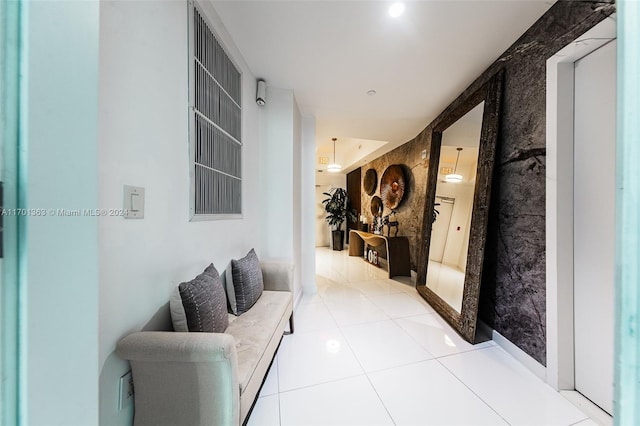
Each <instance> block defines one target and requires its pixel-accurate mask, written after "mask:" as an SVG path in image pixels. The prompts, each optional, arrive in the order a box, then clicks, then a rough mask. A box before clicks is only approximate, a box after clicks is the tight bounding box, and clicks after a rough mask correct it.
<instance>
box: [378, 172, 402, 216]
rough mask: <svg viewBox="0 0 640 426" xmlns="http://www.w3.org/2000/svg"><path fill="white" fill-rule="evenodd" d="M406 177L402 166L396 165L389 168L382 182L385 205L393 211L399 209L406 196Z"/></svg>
mask: <svg viewBox="0 0 640 426" xmlns="http://www.w3.org/2000/svg"><path fill="white" fill-rule="evenodd" d="M404 186H405V176H404V170H403V169H402V166H401V165H399V164H394V165H393V166H389V167H387V170H385V171H384V173H383V174H382V179H381V180H380V196H381V197H382V200H383V201H384V205H385V206H387V207H388V208H390V209H391V210H393V209H396V208H398V206H399V205H400V202H402V196H403V195H404Z"/></svg>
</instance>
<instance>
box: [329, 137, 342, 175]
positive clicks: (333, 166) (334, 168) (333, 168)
mask: <svg viewBox="0 0 640 426" xmlns="http://www.w3.org/2000/svg"><path fill="white" fill-rule="evenodd" d="M331 140H332V141H333V163H332V164H329V165H328V166H327V171H328V172H332V173H337V172H339V171H340V170H342V166H341V165H340V164H338V163H336V141H337V140H338V138H331Z"/></svg>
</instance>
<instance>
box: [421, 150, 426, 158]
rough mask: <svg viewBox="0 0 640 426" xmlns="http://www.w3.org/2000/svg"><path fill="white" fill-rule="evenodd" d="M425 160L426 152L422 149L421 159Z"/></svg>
mask: <svg viewBox="0 0 640 426" xmlns="http://www.w3.org/2000/svg"><path fill="white" fill-rule="evenodd" d="M425 158H427V150H426V149H423V150H422V159H423V160H424V159H425Z"/></svg>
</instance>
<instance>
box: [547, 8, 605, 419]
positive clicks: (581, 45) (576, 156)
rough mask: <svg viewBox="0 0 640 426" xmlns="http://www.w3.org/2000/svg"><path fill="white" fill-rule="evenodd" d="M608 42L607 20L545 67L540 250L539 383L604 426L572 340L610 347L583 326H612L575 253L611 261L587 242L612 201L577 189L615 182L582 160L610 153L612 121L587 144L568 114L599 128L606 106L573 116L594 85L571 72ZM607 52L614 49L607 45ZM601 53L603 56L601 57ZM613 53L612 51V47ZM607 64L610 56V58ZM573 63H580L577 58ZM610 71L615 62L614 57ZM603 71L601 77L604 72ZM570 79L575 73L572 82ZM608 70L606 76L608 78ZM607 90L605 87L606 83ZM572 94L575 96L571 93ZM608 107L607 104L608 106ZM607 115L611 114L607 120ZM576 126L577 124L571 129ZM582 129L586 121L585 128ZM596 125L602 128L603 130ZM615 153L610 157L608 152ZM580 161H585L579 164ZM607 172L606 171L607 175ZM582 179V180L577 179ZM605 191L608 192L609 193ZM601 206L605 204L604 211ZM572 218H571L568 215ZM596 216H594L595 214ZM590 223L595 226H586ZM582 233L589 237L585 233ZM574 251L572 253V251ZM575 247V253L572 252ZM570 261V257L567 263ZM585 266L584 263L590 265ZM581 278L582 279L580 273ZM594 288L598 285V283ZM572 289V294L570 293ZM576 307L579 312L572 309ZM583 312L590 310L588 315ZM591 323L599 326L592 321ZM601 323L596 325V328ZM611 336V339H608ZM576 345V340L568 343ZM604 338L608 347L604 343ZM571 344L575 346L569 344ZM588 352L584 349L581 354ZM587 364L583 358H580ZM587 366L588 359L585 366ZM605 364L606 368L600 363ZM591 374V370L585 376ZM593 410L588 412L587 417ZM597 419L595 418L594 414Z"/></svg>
mask: <svg viewBox="0 0 640 426" xmlns="http://www.w3.org/2000/svg"><path fill="white" fill-rule="evenodd" d="M615 38H616V22H615V16H614V17H610V18H607V19H605V20H603V21H602V22H601V23H600V24H598V25H596V26H595V27H593V28H592V29H591V30H589V31H588V32H587V33H585V34H583V35H582V36H580V37H579V38H578V39H576V40H574V42H572V43H570V44H569V45H567V46H566V47H565V48H563V49H562V50H560V51H559V52H558V53H557V54H556V55H554V56H553V57H551V58H550V59H549V60H548V61H547V169H546V181H547V186H546V210H547V214H546V223H547V225H546V247H547V253H546V254H547V259H546V261H547V268H546V272H547V297H546V301H547V365H546V370H547V371H546V373H547V374H546V377H547V382H548V383H549V384H550V385H551V386H553V387H554V388H555V389H557V390H560V391H572V396H571V397H572V398H573V397H574V396H573V395H574V394H575V398H576V399H578V398H582V400H580V404H583V403H584V405H589V407H590V408H588V409H587V408H585V407H584V406H583V409H587V410H588V411H590V415H592V413H593V415H594V416H605V417H607V418H608V420H606V419H603V422H610V421H611V417H609V416H607V415H606V414H605V412H604V411H602V410H600V409H599V408H598V406H596V405H594V404H593V403H592V402H591V401H594V402H596V404H598V405H599V406H600V408H604V409H605V410H607V402H606V401H609V403H610V401H611V399H612V394H611V393H610V392H609V393H607V396H604V397H602V398H601V397H598V396H597V395H595V394H593V393H592V392H591V391H590V390H589V387H590V386H589V385H587V387H586V388H585V387H584V383H585V382H584V380H583V379H582V378H581V376H584V373H583V372H581V369H582V367H579V366H578V364H580V363H582V362H583V361H582V358H584V351H585V347H583V346H582V343H580V341H581V340H584V339H583V338H582V337H580V335H584V336H585V337H586V336H587V334H588V336H589V338H590V340H593V341H595V343H596V345H598V344H599V345H600V346H601V347H602V348H605V347H608V349H609V350H611V349H612V348H613V338H612V336H613V326H611V327H608V326H606V325H605V326H603V327H604V328H606V329H609V328H610V330H609V331H608V332H606V333H605V332H604V331H601V330H599V329H598V330H596V329H593V328H591V329H590V330H589V327H593V325H591V326H590V325H589V323H588V322H585V320H584V316H585V315H586V316H589V315H592V314H599V313H602V314H603V315H604V316H605V317H606V318H607V320H608V321H613V305H612V304H613V300H611V310H610V311H608V312H603V311H604V309H603V306H604V305H607V303H608V302H606V301H604V300H603V299H602V298H601V297H604V296H593V295H591V296H587V297H586V298H585V297H584V296H583V290H586V292H587V294H588V293H589V292H590V291H591V290H592V289H593V288H592V287H594V286H593V285H591V284H589V281H588V278H590V277H588V278H587V280H586V281H585V271H586V270H587V269H586V266H585V265H584V264H585V263H587V262H588V261H586V260H585V259H584V258H583V257H582V256H583V255H584V253H582V252H581V250H582V249H584V248H585V246H593V245H595V246H596V247H597V246H598V245H600V246H601V249H600V250H599V251H598V254H599V255H600V259H599V260H598V261H597V262H596V261H593V262H594V263H596V264H598V265H601V264H602V263H603V262H602V259H603V258H604V257H608V256H613V254H612V253H608V254H604V253H603V252H604V251H606V250H608V248H606V245H607V243H606V242H604V241H600V242H598V241H594V238H595V239H596V240H597V239H598V238H599V237H594V234H595V233H594V232H593V227H594V226H596V227H597V226H601V227H605V228H606V226H609V225H603V223H604V221H605V219H603V217H602V214H601V213H602V212H604V211H607V210H609V211H611V212H613V211H614V205H613V203H612V202H607V201H605V199H604V198H606V196H605V197H604V198H603V197H601V196H600V194H598V190H596V189H595V188H594V187H591V188H588V187H585V185H586V186H588V185H589V183H588V179H591V178H593V179H595V180H596V181H597V182H598V184H604V182H605V181H606V180H607V178H606V177H605V176H608V175H611V174H612V172H613V175H612V176H610V177H611V179H614V176H615V163H614V165H613V166H611V165H609V166H607V165H604V164H602V163H599V164H598V165H597V166H596V165H595V163H593V164H591V165H589V164H588V162H587V160H588V158H589V157H595V158H592V159H591V161H598V160H599V159H601V157H604V155H603V151H604V150H609V151H611V153H612V154H613V153H614V152H615V118H613V132H614V136H613V139H611V138H610V139H611V140H604V139H603V138H606V137H605V136H599V137H596V139H598V140H597V141H595V142H594V141H588V138H587V139H585V136H584V134H585V132H586V133H589V132H590V131H589V130H586V131H585V130H583V129H574V124H576V123H575V122H574V113H576V111H575V109H576V108H575V107H576V105H577V107H578V109H579V110H578V111H577V114H578V117H577V120H578V122H585V121H591V122H592V123H590V124H595V125H599V124H602V120H601V116H602V115H603V111H602V108H609V109H613V108H611V106H608V107H605V106H604V104H603V103H602V102H601V101H600V100H598V101H597V102H592V103H593V104H594V105H593V106H595V107H596V109H598V108H600V110H599V111H598V112H594V111H591V112H588V111H581V110H580V108H582V106H584V103H585V101H584V100H581V97H582V96H599V95H594V94H591V95H589V94H587V95H585V94H584V93H583V92H582V88H581V86H583V85H586V86H592V85H594V84H595V83H593V82H591V81H587V83H581V82H580V81H578V83H577V86H576V85H575V84H576V79H578V80H581V79H583V77H584V76H582V75H581V74H582V71H584V70H582V71H576V69H580V68H584V69H586V68H587V65H589V62H590V60H589V59H588V58H589V56H591V54H594V55H596V56H593V57H592V59H593V58H597V57H598V55H599V54H596V53H594V52H596V51H598V50H599V49H600V48H602V47H603V46H605V45H607V44H610V43H611V42H612V41H613V40H615ZM614 46H615V45H614ZM603 52H604V51H603ZM614 52H615V47H614ZM614 58H615V53H614ZM583 59H584V61H582V62H581V60H583ZM614 66H615V59H614ZM610 72H611V71H608V73H610ZM576 73H577V74H578V75H577V76H576ZM614 76H615V72H613V75H611V76H610V77H614ZM608 84H611V81H609V82H608ZM613 88H614V89H613V90H614V95H615V80H614V82H613ZM578 91H580V92H578ZM614 106H615V101H614ZM593 113H596V114H598V119H597V120H594V119H593V118H587V117H588V115H584V114H593ZM614 117H615V114H614ZM578 124H579V123H578ZM588 124H589V123H588ZM606 127H607V126H606V125H603V126H602V128H606ZM576 138H578V139H580V140H579V141H577V142H576V143H578V144H579V145H581V144H582V143H583V142H584V143H588V144H594V143H595V147H592V148H593V149H595V150H596V151H595V152H599V154H598V155H595V154H594V153H591V154H589V153H588V151H587V152H586V153H585V152H582V148H583V147H582V146H578V148H577V149H578V151H577V152H576V151H575V150H574V140H575V139H576ZM613 155H615V154H613ZM585 157H586V158H585ZM611 167H612V170H609V173H608V174H607V170H606V169H607V168H609V169H611ZM585 175H586V176H585ZM612 189H613V188H612ZM608 204H609V205H608ZM585 212H587V213H589V212H590V213H594V216H593V217H591V218H587V219H585V217H584V216H585V214H586V213H585ZM576 213H577V216H576ZM599 213H600V214H599ZM594 221H595V224H594ZM585 228H588V229H589V232H587V231H586V230H585ZM613 235H615V233H614V232H613V231H610V236H613ZM577 245H580V247H576V246H577ZM574 249H575V250H574ZM575 256H577V258H576V257H575ZM590 266H591V265H590ZM586 275H588V274H586ZM599 284H602V281H600V282H599ZM599 284H596V285H595V287H598V290H601V288H599V287H604V288H609V291H611V295H612V294H613V291H612V289H613V277H612V278H611V284H610V286H609V287H607V285H602V286H599ZM574 285H575V286H576V289H577V291H574ZM585 299H586V300H587V301H588V300H589V299H591V302H589V301H588V303H591V304H593V301H594V300H595V303H596V305H598V306H595V307H594V306H592V307H591V308H589V307H588V304H587V305H584V303H585V302H584V300H585ZM578 304H579V305H580V306H578ZM589 309H591V310H589ZM596 321H598V322H599V323H600V322H602V320H601V319H600V320H596ZM599 325H601V324H599ZM608 333H611V335H610V336H611V337H609V334H608ZM574 339H576V340H574ZM608 339H611V342H610V343H609V342H608ZM574 342H575V344H574ZM588 350H589V349H587V351H588ZM587 358H588V357H587ZM587 362H589V361H587ZM605 364H606V365H605ZM594 368H595V369H600V370H603V371H609V370H610V371H613V361H612V360H611V361H608V360H602V359H601V358H599V359H598V360H597V361H596V364H595V366H594V365H593V364H592V365H591V366H590V367H587V369H591V370H592V371H593V369H594ZM592 371H591V372H592ZM600 382H601V383H602V382H606V383H608V385H607V384H604V385H602V384H600V385H599V386H600V387H601V388H604V389H607V388H612V382H613V380H612V376H611V379H608V378H605V379H600ZM576 389H578V390H580V389H581V390H582V392H583V393H584V394H585V395H587V399H585V398H584V397H582V396H579V394H578V392H576ZM591 410H594V411H595V412H593V411H591ZM598 413H599V414H598Z"/></svg>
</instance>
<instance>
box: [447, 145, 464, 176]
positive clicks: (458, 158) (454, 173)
mask: <svg viewBox="0 0 640 426" xmlns="http://www.w3.org/2000/svg"><path fill="white" fill-rule="evenodd" d="M456 149H457V150H458V157H457V158H456V166H455V167H454V169H453V173H449V174H448V175H447V176H445V178H444V180H445V181H446V182H452V183H458V182H462V175H459V174H458V173H457V171H458V160H460V151H462V148H456Z"/></svg>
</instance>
